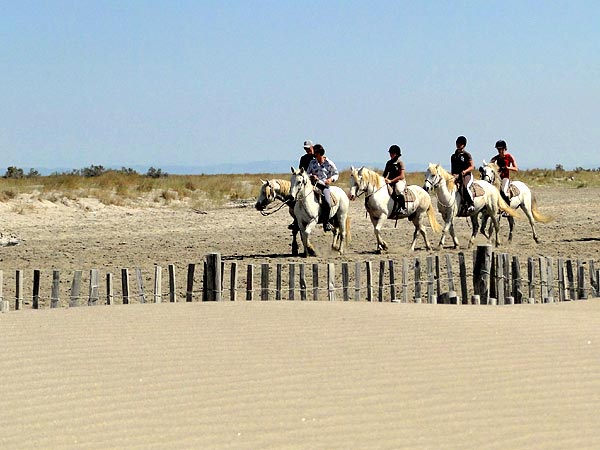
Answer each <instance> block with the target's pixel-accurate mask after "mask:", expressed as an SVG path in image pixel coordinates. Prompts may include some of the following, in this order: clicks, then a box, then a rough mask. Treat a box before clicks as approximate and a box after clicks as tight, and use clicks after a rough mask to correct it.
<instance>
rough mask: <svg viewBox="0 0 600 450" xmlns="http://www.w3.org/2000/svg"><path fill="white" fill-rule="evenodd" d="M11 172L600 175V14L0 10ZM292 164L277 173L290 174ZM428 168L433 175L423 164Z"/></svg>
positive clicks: (0, 99)
mask: <svg viewBox="0 0 600 450" xmlns="http://www.w3.org/2000/svg"><path fill="white" fill-rule="evenodd" d="M0 42H1V44H0V49H1V51H0V93H1V95H0V118H1V123H0V149H1V159H0V161H2V163H0V172H3V170H1V168H2V167H6V166H9V165H16V166H18V167H47V168H54V167H72V168H82V167H87V166H89V165H91V164H102V165H104V166H119V167H120V166H131V165H144V164H146V165H148V166H151V165H152V166H154V167H162V166H166V165H207V164H218V163H227V162H247V161H248V162H250V161H262V160H268V159H274V160H288V159H289V160H290V161H291V162H292V163H296V162H297V160H298V158H299V157H300V156H301V154H302V153H303V151H302V141H303V140H304V139H307V138H309V139H312V140H313V141H315V142H320V143H322V144H323V146H324V147H325V149H326V151H327V155H328V156H329V157H330V158H331V159H333V160H334V161H335V160H350V161H363V160H364V161H365V163H368V162H373V161H381V164H382V166H383V164H384V162H385V160H386V159H387V158H388V153H387V149H388V147H389V146H390V145H391V144H398V145H400V147H402V150H403V159H404V160H405V161H406V162H407V163H424V164H426V163H428V162H430V161H431V162H441V163H442V164H444V165H445V166H449V160H450V154H451V153H452V151H453V149H454V141H455V139H456V137H457V136H458V135H461V134H463V135H465V136H467V138H468V139H469V145H468V146H467V150H469V151H470V152H471V153H472V154H473V158H474V160H475V162H476V164H479V163H480V162H481V160H482V159H483V158H486V159H489V158H490V157H491V156H493V155H494V154H495V153H496V152H495V150H494V143H495V141H496V140H497V139H505V140H506V141H507V142H508V147H509V152H511V153H513V154H514V155H515V157H516V159H517V162H518V163H519V165H520V166H521V167H524V168H532V167H547V168H554V167H555V165H556V164H563V166H564V167H565V168H573V167H576V166H582V167H586V168H598V167H600V156H599V155H600V2H599V1H598V0H591V1H577V0H571V1H552V0H547V1H527V0H520V1H511V0H508V1H506V0H505V1H485V0H476V1H427V0H422V1H416V0H415V1H398V0H395V1H377V0H369V1H360V2H359V1H351V0H344V1H287V0H273V1H261V0H254V1H253V0H248V1H235V0H232V1H203V0H195V1H178V0H169V1H152V0H146V1H127V0H118V1H100V0H98V1H86V0H72V1H56V0H46V1H43V0H40V1H29V0H14V1H4V2H2V4H1V6H0ZM288 168H289V167H286V168H283V170H285V171H287V169H288ZM423 169H425V167H423Z"/></svg>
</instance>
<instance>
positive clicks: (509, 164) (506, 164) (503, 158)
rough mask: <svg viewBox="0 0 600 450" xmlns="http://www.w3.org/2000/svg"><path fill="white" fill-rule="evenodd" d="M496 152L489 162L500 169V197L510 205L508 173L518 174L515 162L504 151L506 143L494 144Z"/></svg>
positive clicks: (500, 141)
mask: <svg viewBox="0 0 600 450" xmlns="http://www.w3.org/2000/svg"><path fill="white" fill-rule="evenodd" d="M496 150H498V154H497V155H496V156H494V157H493V158H492V159H491V162H495V163H496V164H498V167H499V168H500V179H501V180H502V189H501V190H500V195H502V198H503V199H504V201H505V202H506V203H508V204H509V205H510V199H509V198H508V187H509V185H510V171H511V170H512V171H514V172H518V171H519V168H518V167H517V162H516V161H515V158H513V156H512V155H511V154H510V153H508V152H507V151H506V142H505V141H503V140H499V141H498V142H496Z"/></svg>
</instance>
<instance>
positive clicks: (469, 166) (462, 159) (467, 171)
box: [450, 136, 475, 215]
mask: <svg viewBox="0 0 600 450" xmlns="http://www.w3.org/2000/svg"><path fill="white" fill-rule="evenodd" d="M466 146H467V138H466V137H464V136H459V137H458V138H456V150H455V151H454V153H453V154H452V157H451V158H450V164H451V169H450V173H452V175H454V179H455V180H456V181H457V182H459V183H460V184H459V186H461V187H462V189H461V194H462V195H461V197H462V200H463V205H462V206H461V210H462V212H463V214H461V215H469V214H471V213H472V212H473V211H474V209H475V202H474V201H473V197H472V194H471V190H470V188H471V184H473V175H472V174H471V172H472V171H473V169H474V168H475V166H474V165H473V158H472V157H471V154H470V153H469V152H467V151H465V147H466Z"/></svg>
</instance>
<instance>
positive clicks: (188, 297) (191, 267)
mask: <svg viewBox="0 0 600 450" xmlns="http://www.w3.org/2000/svg"><path fill="white" fill-rule="evenodd" d="M195 271H196V264H194V263H191V264H188V271H187V286H186V291H185V301H186V302H191V301H192V300H193V299H194V272H195ZM203 293H204V292H203Z"/></svg>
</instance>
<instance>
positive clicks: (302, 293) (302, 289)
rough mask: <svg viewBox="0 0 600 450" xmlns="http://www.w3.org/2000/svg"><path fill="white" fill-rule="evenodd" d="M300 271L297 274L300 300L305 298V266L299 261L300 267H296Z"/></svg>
mask: <svg viewBox="0 0 600 450" xmlns="http://www.w3.org/2000/svg"><path fill="white" fill-rule="evenodd" d="M298 270H299V271H300V273H299V274H298V276H299V277H300V280H299V281H300V301H305V300H306V266H305V264H304V263H300V267H299V269H298Z"/></svg>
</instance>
